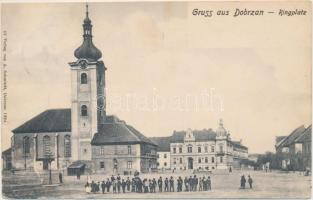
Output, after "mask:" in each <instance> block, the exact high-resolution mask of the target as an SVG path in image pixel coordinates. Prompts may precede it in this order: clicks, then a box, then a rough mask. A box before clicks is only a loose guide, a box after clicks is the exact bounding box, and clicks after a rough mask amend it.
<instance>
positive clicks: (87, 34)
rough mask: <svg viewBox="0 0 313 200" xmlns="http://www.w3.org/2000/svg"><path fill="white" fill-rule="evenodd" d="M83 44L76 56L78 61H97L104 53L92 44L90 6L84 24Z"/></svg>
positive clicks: (76, 51)
mask: <svg viewBox="0 0 313 200" xmlns="http://www.w3.org/2000/svg"><path fill="white" fill-rule="evenodd" d="M83 31H84V33H83V39H84V40H83V44H82V45H81V46H80V47H78V48H77V49H76V50H75V52H74V55H75V57H76V58H77V59H87V60H88V61H97V60H98V59H100V58H101V56H102V53H101V51H100V50H99V49H97V47H95V45H94V44H93V42H92V24H91V20H90V19H89V10H88V4H86V17H85V19H84V23H83Z"/></svg>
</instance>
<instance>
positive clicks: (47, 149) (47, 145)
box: [43, 135, 51, 156]
mask: <svg viewBox="0 0 313 200" xmlns="http://www.w3.org/2000/svg"><path fill="white" fill-rule="evenodd" d="M50 146H51V144H50V137H49V136H48V135H45V136H44V137H43V152H44V155H45V156H46V155H49V154H50V153H51V149H50Z"/></svg>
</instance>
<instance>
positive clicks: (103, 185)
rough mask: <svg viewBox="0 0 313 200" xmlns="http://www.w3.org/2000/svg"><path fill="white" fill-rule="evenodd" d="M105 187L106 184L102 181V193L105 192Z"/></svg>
mask: <svg viewBox="0 0 313 200" xmlns="http://www.w3.org/2000/svg"><path fill="white" fill-rule="evenodd" d="M105 187H106V184H105V182H104V181H102V183H101V190H102V194H104V192H105Z"/></svg>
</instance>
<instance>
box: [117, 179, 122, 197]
mask: <svg viewBox="0 0 313 200" xmlns="http://www.w3.org/2000/svg"><path fill="white" fill-rule="evenodd" d="M116 180H117V193H120V192H121V186H122V182H121V177H117V178H116Z"/></svg>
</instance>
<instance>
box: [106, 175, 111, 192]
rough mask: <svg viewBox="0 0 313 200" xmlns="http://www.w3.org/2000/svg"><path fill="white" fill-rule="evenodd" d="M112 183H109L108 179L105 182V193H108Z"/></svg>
mask: <svg viewBox="0 0 313 200" xmlns="http://www.w3.org/2000/svg"><path fill="white" fill-rule="evenodd" d="M111 185H112V183H111V182H110V179H108V178H107V182H106V183H105V186H106V188H107V192H110V188H111Z"/></svg>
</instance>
